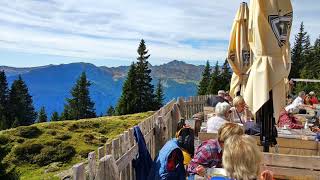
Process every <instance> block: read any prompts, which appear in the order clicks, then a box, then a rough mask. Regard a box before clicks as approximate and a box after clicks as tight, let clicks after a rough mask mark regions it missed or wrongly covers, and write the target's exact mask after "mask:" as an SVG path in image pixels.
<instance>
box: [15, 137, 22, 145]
mask: <svg viewBox="0 0 320 180" xmlns="http://www.w3.org/2000/svg"><path fill="white" fill-rule="evenodd" d="M16 141H17V143H20V144H22V143H24V139H23V138H17V139H16Z"/></svg>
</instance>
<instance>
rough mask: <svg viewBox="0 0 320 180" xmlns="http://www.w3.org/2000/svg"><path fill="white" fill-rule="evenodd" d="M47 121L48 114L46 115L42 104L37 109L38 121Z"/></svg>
mask: <svg viewBox="0 0 320 180" xmlns="http://www.w3.org/2000/svg"><path fill="white" fill-rule="evenodd" d="M47 121H48V116H47V113H46V110H45V108H44V106H42V107H41V109H40V111H39V115H38V122H39V123H42V122H47Z"/></svg>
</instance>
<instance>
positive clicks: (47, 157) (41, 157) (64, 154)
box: [33, 144, 76, 166]
mask: <svg viewBox="0 0 320 180" xmlns="http://www.w3.org/2000/svg"><path fill="white" fill-rule="evenodd" d="M75 152H76V151H75V149H74V147H72V146H69V145H65V144H59V145H58V146H56V147H52V146H47V147H45V148H43V149H42V150H41V153H40V154H38V155H36V156H34V158H33V163H35V164H38V165H39V166H46V165H48V164H50V163H52V162H67V161H69V160H70V159H71V158H72V157H73V156H74V155H75Z"/></svg>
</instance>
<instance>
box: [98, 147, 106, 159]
mask: <svg viewBox="0 0 320 180" xmlns="http://www.w3.org/2000/svg"><path fill="white" fill-rule="evenodd" d="M104 156H105V151H104V146H102V147H99V148H98V159H101V158H103V157H104Z"/></svg>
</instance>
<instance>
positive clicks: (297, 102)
mask: <svg viewBox="0 0 320 180" xmlns="http://www.w3.org/2000/svg"><path fill="white" fill-rule="evenodd" d="M305 97H306V93H305V92H304V91H301V92H299V96H298V97H297V98H296V99H294V100H293V102H292V103H291V104H289V105H288V106H286V107H285V110H286V111H287V112H288V111H289V110H290V109H297V108H298V109H301V110H304V111H305V109H303V108H305V107H311V106H310V105H306V104H304V99H305Z"/></svg>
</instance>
